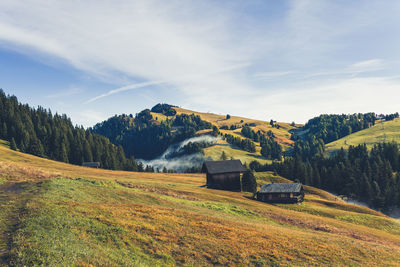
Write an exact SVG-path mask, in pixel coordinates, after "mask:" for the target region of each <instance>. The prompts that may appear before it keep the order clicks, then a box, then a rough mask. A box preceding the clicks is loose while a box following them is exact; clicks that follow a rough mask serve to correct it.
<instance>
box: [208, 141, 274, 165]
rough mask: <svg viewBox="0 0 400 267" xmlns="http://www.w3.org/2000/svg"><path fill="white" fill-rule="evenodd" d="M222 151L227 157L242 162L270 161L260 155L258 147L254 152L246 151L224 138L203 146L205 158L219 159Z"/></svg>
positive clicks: (263, 162)
mask: <svg viewBox="0 0 400 267" xmlns="http://www.w3.org/2000/svg"><path fill="white" fill-rule="evenodd" d="M258 148H259V147H258ZM222 152H225V155H226V156H227V157H228V159H231V158H233V159H240V161H241V162H242V163H243V164H244V163H247V164H249V163H250V162H252V161H253V160H257V161H259V162H260V163H261V164H265V163H271V160H267V159H265V158H264V157H262V156H261V154H260V152H259V149H258V151H256V152H255V153H251V152H247V151H244V150H241V149H239V148H236V147H235V146H233V145H230V144H228V143H227V142H226V141H224V140H219V141H218V142H216V143H215V144H214V145H212V146H209V147H207V148H205V149H204V157H205V158H206V159H207V158H212V159H213V160H220V159H221V155H222Z"/></svg>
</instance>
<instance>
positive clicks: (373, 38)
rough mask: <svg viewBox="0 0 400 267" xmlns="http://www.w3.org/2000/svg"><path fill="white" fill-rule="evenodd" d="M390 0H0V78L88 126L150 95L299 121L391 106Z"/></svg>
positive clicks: (398, 22)
mask: <svg viewBox="0 0 400 267" xmlns="http://www.w3.org/2000/svg"><path fill="white" fill-rule="evenodd" d="M398 14H400V1H398V0H385V1H379V0H376V1H368V0H360V1H358V0H354V1H346V0H332V1H325V0H292V1H285V0H282V1H276V0H270V1H268V0H249V1H242V0H237V1H236V0H227V1H223V0H220V1H214V0H202V1H197V0H169V1H164V0H136V1H135V0H129V1H123V0H113V1H102V0H87V1H78V0H70V1H61V0H60V1H57V0H55V1H43V0H24V1H22V0H21V1H20V0H1V1H0V88H2V89H3V90H4V91H5V92H6V94H10V95H16V96H17V97H18V99H19V100H20V101H21V102H23V103H28V104H30V105H31V106H35V107H36V106H39V105H40V106H42V107H44V108H50V109H51V111H52V112H53V113H55V112H58V113H65V114H67V115H68V116H70V117H71V118H72V120H73V122H74V123H75V124H78V125H83V126H85V127H90V126H93V125H94V124H96V123H97V122H100V121H102V120H105V119H107V118H108V117H111V116H113V115H115V114H121V113H125V114H136V113H138V112H140V111H141V110H143V109H145V108H151V107H152V106H154V105H155V104H157V103H169V104H173V105H177V106H180V107H183V108H187V109H192V110H197V111H203V112H212V113H217V114H228V113H229V114H231V115H238V116H244V117H250V118H256V119H261V120H267V121H269V120H271V119H274V120H277V121H285V122H292V121H295V122H297V123H304V122H306V121H307V120H308V119H310V118H312V117H315V116H318V115H320V114H326V113H340V114H342V113H358V112H363V113H364V112H376V113H394V112H398V111H400V104H399V97H400V72H399V71H400V16H398Z"/></svg>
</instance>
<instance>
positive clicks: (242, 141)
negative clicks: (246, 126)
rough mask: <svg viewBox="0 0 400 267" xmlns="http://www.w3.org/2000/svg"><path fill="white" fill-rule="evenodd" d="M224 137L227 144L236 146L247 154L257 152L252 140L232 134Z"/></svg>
mask: <svg viewBox="0 0 400 267" xmlns="http://www.w3.org/2000/svg"><path fill="white" fill-rule="evenodd" d="M224 137H225V140H226V142H228V143H229V144H231V145H235V146H237V147H239V148H240V149H242V150H244V151H247V152H252V153H254V152H256V145H255V144H254V142H253V141H252V140H250V139H248V138H240V137H238V136H234V135H232V134H225V135H224Z"/></svg>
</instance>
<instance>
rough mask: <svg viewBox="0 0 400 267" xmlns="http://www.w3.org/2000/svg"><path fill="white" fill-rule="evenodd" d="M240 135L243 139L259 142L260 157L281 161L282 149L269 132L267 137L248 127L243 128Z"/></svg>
mask: <svg viewBox="0 0 400 267" xmlns="http://www.w3.org/2000/svg"><path fill="white" fill-rule="evenodd" d="M241 133H242V135H243V136H244V137H247V138H250V139H252V140H253V141H254V142H260V146H261V155H262V156H263V157H265V158H267V159H273V160H274V159H276V160H281V159H282V147H281V145H279V144H278V142H276V141H275V135H274V133H273V132H272V131H271V130H269V131H268V132H267V135H265V134H264V133H262V132H261V131H257V132H255V131H254V130H253V129H251V128H250V127H249V126H248V125H245V126H243V128H242V130H241Z"/></svg>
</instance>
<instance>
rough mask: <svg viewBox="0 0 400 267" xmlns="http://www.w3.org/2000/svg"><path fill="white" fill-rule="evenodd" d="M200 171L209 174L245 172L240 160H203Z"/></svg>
mask: <svg viewBox="0 0 400 267" xmlns="http://www.w3.org/2000/svg"><path fill="white" fill-rule="evenodd" d="M202 171H204V172H207V173H209V174H218V173H230V172H245V171H246V169H245V168H244V167H243V165H242V163H241V162H240V160H219V161H205V162H204V163H203V168H202Z"/></svg>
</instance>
